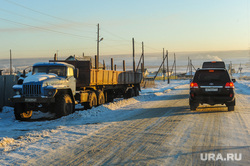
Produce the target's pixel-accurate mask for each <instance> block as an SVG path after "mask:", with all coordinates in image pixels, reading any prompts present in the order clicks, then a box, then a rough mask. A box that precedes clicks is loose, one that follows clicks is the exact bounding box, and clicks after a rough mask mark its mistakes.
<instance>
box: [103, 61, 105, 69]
mask: <svg viewBox="0 0 250 166" xmlns="http://www.w3.org/2000/svg"><path fill="white" fill-rule="evenodd" d="M103 70H106V64H105V61H104V60H103Z"/></svg>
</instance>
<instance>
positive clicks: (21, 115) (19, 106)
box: [14, 103, 33, 121]
mask: <svg viewBox="0 0 250 166" xmlns="http://www.w3.org/2000/svg"><path fill="white" fill-rule="evenodd" d="M32 112H33V111H32V110H29V111H25V104H23V103H16V104H15V106H14V114H15V118H16V120H22V121H25V120H29V119H30V118H31V116H32Z"/></svg>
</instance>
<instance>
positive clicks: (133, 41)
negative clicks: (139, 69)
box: [132, 38, 135, 72]
mask: <svg viewBox="0 0 250 166" xmlns="http://www.w3.org/2000/svg"><path fill="white" fill-rule="evenodd" d="M132 47H133V72H135V40H134V38H132Z"/></svg>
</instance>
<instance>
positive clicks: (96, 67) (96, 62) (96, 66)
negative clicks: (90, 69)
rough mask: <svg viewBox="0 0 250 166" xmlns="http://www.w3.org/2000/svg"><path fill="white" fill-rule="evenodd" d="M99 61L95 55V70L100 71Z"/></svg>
mask: <svg viewBox="0 0 250 166" xmlns="http://www.w3.org/2000/svg"><path fill="white" fill-rule="evenodd" d="M97 64H98V59H97V56H96V55H95V69H98V65H97Z"/></svg>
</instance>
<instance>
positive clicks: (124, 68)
mask: <svg viewBox="0 0 250 166" xmlns="http://www.w3.org/2000/svg"><path fill="white" fill-rule="evenodd" d="M123 71H126V66H125V60H123Z"/></svg>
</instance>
